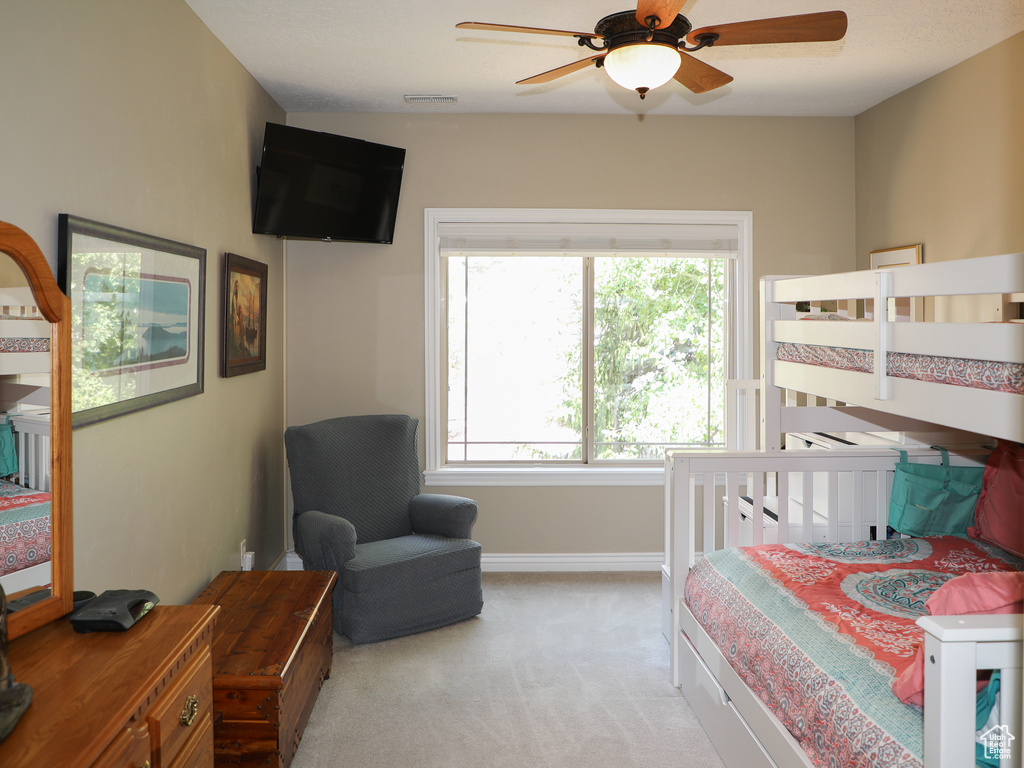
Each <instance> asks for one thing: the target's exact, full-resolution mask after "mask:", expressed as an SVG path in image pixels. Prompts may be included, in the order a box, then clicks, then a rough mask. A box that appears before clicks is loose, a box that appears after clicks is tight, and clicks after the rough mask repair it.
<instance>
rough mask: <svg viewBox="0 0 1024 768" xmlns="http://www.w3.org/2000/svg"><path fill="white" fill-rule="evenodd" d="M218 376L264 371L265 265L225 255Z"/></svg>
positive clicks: (233, 255) (265, 356)
mask: <svg viewBox="0 0 1024 768" xmlns="http://www.w3.org/2000/svg"><path fill="white" fill-rule="evenodd" d="M223 306H224V318H223V324H222V326H221V375H222V376H225V377H226V376H241V375H242V374H243V373H253V372H254V371H263V370H266V367H267V265H266V264H261V263H260V262H258V261H253V260H252V259H247V258H245V257H244V256H238V255H237V254H234V253H225V254H224V305H223Z"/></svg>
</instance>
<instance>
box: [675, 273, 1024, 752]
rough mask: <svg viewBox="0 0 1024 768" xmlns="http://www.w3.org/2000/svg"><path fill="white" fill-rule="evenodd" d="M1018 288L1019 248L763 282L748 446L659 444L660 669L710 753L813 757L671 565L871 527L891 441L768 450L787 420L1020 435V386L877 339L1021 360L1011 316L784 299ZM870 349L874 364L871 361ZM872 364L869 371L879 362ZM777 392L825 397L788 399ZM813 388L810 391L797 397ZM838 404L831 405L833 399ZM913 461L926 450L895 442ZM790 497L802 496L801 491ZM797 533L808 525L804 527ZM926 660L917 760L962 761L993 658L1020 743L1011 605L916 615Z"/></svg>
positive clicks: (1005, 717)
mask: <svg viewBox="0 0 1024 768" xmlns="http://www.w3.org/2000/svg"><path fill="white" fill-rule="evenodd" d="M1019 292H1024V255H1021V254H1015V255H1007V256H997V257H990V258H983V259H970V260H964V261H960V262H944V263H938V264H926V265H920V266H914V267H904V268H897V269H891V270H873V271H864V272H854V273H848V274H842V275H825V276H819V277H802V278H766V279H765V280H763V281H762V341H763V345H762V349H763V355H764V356H763V358H762V360H763V375H762V380H761V404H760V405H761V413H760V422H761V439H762V443H761V445H762V450H760V451H729V450H725V451H711V452H699V453H695V452H670V453H669V454H668V455H667V457H666V492H665V501H666V567H665V570H664V579H663V597H664V604H665V610H664V617H663V621H664V628H665V631H666V634H667V635H668V636H669V638H670V641H671V643H672V674H673V682H674V684H675V685H677V686H679V687H681V688H682V691H683V693H684V694H685V696H686V698H687V700H688V701H689V702H690V704H691V706H692V707H693V709H694V711H695V712H696V714H697V716H698V718H699V719H700V721H701V723H702V725H703V726H704V727H705V730H707V732H708V734H709V736H710V737H711V739H712V741H713V742H714V744H715V746H716V748H717V749H718V751H719V753H720V755H721V756H722V758H723V760H724V761H725V762H726V764H727V765H728V766H730V768H733V767H735V768H739V766H744V768H745V767H746V766H797V765H799V766H812V765H813V763H812V762H811V761H810V759H809V758H808V756H807V754H806V753H805V751H804V749H803V748H802V747H801V746H800V744H799V743H798V742H797V740H796V739H795V738H794V737H793V735H791V733H790V732H789V731H788V730H787V729H786V727H785V726H784V725H783V724H782V722H781V721H780V720H779V719H778V718H777V717H776V716H775V715H774V714H773V713H772V711H771V710H770V709H769V708H768V706H766V705H765V703H764V702H763V701H762V700H761V698H760V697H759V696H758V694H756V693H754V691H753V690H752V689H751V688H750V687H748V686H747V684H746V683H745V682H744V680H743V678H742V677H741V676H740V674H738V673H737V671H736V670H735V669H734V668H733V667H732V665H730V663H729V661H728V660H727V659H726V656H725V654H724V653H723V652H722V651H721V650H720V649H719V648H718V646H717V645H715V643H714V642H713V641H712V639H711V637H710V636H709V634H708V632H706V631H705V630H704V628H703V627H702V626H701V624H700V623H699V622H698V621H697V619H696V618H695V616H694V615H693V613H691V612H690V610H689V609H688V607H687V605H686V604H685V603H684V602H682V597H683V592H684V586H685V582H686V577H687V575H688V573H689V572H690V570H691V569H692V568H693V567H694V565H695V564H696V563H697V561H698V560H699V559H700V558H701V556H702V553H704V552H711V551H714V550H718V549H722V548H725V547H734V546H739V545H741V544H748V543H753V544H760V543H762V542H767V541H778V542H799V541H802V540H803V541H811V540H818V539H819V538H820V534H821V531H822V528H823V527H824V529H825V538H826V539H827V541H829V542H853V541H859V540H868V539H876V538H877V539H884V538H885V531H886V525H887V522H888V500H889V494H890V491H891V487H892V476H893V470H894V467H895V463H896V460H897V458H898V457H897V455H896V454H895V452H894V451H893V450H892V449H891V448H887V447H880V446H870V447H852V448H844V449H841V450H835V451H801V450H796V451H794V450H781V449H782V446H783V445H784V443H785V438H784V435H785V434H787V433H794V432H879V431H885V432H901V431H915V432H925V433H927V432H939V431H947V430H948V429H949V428H952V429H956V430H967V431H968V432H971V433H975V434H979V435H982V436H986V437H999V438H1002V439H1006V440H1011V441H1015V442H1024V396H1022V395H1020V394H1011V393H1008V392H1003V391H992V390H983V389H971V388H968V387H964V386H955V385H951V384H945V383H938V382H935V381H917V380H910V379H904V378H898V377H896V376H893V375H888V371H887V369H888V366H887V365H886V362H888V359H889V353H890V352H896V353H899V354H912V355H941V356H943V357H967V358H972V359H983V360H995V361H998V362H1000V363H1007V364H1010V365H1016V364H1021V363H1024V324H1021V323H1009V322H1007V323H934V322H913V323H905V322H892V321H890V318H889V316H888V315H889V313H888V312H885V311H877V312H874V313H873V317H872V319H871V320H870V321H869V322H864V321H861V322H804V321H801V320H798V319H797V314H798V313H797V311H796V308H795V304H796V303H797V302H805V301H812V302H819V301H825V302H845V301H848V300H857V299H870V300H873V306H874V307H879V308H882V307H886V306H887V304H888V299H889V298H890V297H900V296H909V297H915V298H916V297H936V296H951V295H956V296H960V295H972V294H1008V293H1019ZM784 343H797V344H811V345H815V346H821V347H824V346H838V347H854V348H858V349H862V350H867V351H868V352H867V354H868V356H869V357H870V358H871V360H872V361H873V362H874V366H873V369H874V372H873V373H864V372H856V371H849V370H837V369H831V368H822V367H817V366H812V365H808V364H803V363H796V362H790V361H783V360H780V359H778V355H777V351H778V349H779V346H780V344H784ZM883 361H885V362H883ZM878 372H881V373H878ZM785 390H789V391H799V392H803V393H808V394H809V395H813V396H817V397H819V398H827V399H828V401H829V403H830V404H829V405H826V406H822V407H795V406H793V405H790V404H789V403H791V402H792V398H791V397H787V396H786V395H785V392H784V391H785ZM812 399H813V398H812ZM837 402H838V403H840V404H839V405H837V404H836V403H837ZM948 447H951V448H953V451H952V460H953V463H954V464H957V463H959V464H978V463H982V462H984V459H985V456H986V455H987V451H986V450H984V449H982V448H979V447H978V446H977V445H975V446H973V447H962V448H959V449H958V448H955V447H953V446H948ZM905 449H906V450H908V452H909V453H910V455H911V456H912V458H913V460H914V461H918V462H938V461H939V456H938V454H937V452H935V451H931V450H929V449H928V447H927V444H925V445H923V446H910V447H905ZM744 495H745V496H747V497H748V498H749V505H748V506H749V507H752V508H753V509H754V510H759V509H761V508H762V507H763V506H764V502H765V499H766V497H768V496H773V497H774V499H775V502H774V503H775V505H776V508H775V511H776V514H777V517H778V520H777V522H774V521H769V523H768V524H767V525H766V523H765V518H764V516H763V515H760V514H756V513H755V514H754V515H752V516H751V515H749V514H747V515H745V516H744V515H742V514H741V509H742V507H743V503H742V502H741V496H744ZM794 496H795V497H796V498H798V499H813V503H811V504H800V503H798V502H795V501H793V499H794ZM805 531H806V532H807V535H805ZM917 624H918V625H919V626H920V627H921V628H922V629H923V630H924V633H925V652H926V654H927V657H928V658H934V659H935V662H933V663H930V664H927V665H926V677H925V680H926V683H925V697H926V698H925V713H926V715H925V717H924V733H923V740H922V743H923V763H924V765H925V766H926V768H939V767H940V766H941V767H942V768H946V767H951V766H958V767H959V766H966V765H973V764H974V737H975V733H974V711H975V695H974V694H975V690H974V679H975V673H976V670H981V669H1000V670H1001V674H1002V679H1003V687H1002V691H1001V696H1000V707H1001V709H1000V718H1001V721H1002V722H1003V723H1006V724H1008V725H1009V728H1010V732H1011V733H1012V734H1013V735H1014V736H1015V737H1016V738H1017V740H1018V741H1017V745H1018V746H1017V747H1016V748H1015V749H1013V756H1012V759H1010V760H1006V761H1004V762H1001V763H1000V765H1001V766H1002V765H1015V766H1020V765H1021V761H1020V755H1021V752H1022V751H1024V750H1022V749H1021V748H1020V746H1019V745H1020V744H1024V727H1022V726H1024V723H1022V719H1021V710H1022V706H1021V703H1022V702H1021V667H1022V639H1024V626H1022V619H1021V617H1020V616H1019V615H1016V616H977V617H942V616H940V617H930V616H926V617H922V618H920V619H918V621H917Z"/></svg>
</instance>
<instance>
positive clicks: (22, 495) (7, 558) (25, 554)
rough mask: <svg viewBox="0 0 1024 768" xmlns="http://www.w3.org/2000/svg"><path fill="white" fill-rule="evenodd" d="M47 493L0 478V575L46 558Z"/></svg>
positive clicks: (48, 543)
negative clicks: (0, 479)
mask: <svg viewBox="0 0 1024 768" xmlns="http://www.w3.org/2000/svg"><path fill="white" fill-rule="evenodd" d="M52 544H53V536H52V535H51V529H50V494H48V493H43V492H42V491H34V490H32V489H30V488H22V487H21V486H20V485H15V484H13V483H7V482H3V481H0V576H6V575H7V574H9V573H14V572H15V571H20V570H22V569H23V568H28V567H30V566H33V565H39V564H40V563H46V562H49V560H50V557H51V554H52Z"/></svg>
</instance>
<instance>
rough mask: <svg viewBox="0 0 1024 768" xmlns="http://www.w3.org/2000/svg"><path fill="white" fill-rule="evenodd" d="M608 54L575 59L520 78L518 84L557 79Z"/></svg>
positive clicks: (546, 81)
mask: <svg viewBox="0 0 1024 768" xmlns="http://www.w3.org/2000/svg"><path fill="white" fill-rule="evenodd" d="M606 55H607V54H604V53H599V54H597V55H595V56H588V57H587V58H585V59H580V60H579V61H574V62H573V63H572V64H566V65H564V66H561V67H556V68H555V69H549V70H548V71H547V72H541V73H540V74H539V75H534V76H533V77H528V78H526V79H525V80H519V81H517V82H516V85H537V84H538V83H550V82H551V81H552V80H557V79H558V78H560V77H562V76H563V75H568V74H570V73H572V72H576V71H578V70H581V69H585V68H586V67H588V66H590V65H591V64H593V63H594V60H595V59H603V58H604V57H605V56H606Z"/></svg>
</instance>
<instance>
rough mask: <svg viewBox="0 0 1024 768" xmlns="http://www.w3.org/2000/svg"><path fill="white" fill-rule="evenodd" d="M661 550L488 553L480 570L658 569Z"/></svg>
mask: <svg viewBox="0 0 1024 768" xmlns="http://www.w3.org/2000/svg"><path fill="white" fill-rule="evenodd" d="M664 562H665V553H664V552H606V553H590V552H586V553H564V554H488V553H487V552H485V553H484V554H483V555H482V556H481V558H480V567H481V569H482V570H484V571H487V572H490V573H508V572H512V571H522V572H541V571H658V570H661V567H662V565H663V564H664ZM277 570H279V571H301V570H302V558H300V557H299V556H298V554H296V553H295V551H294V550H291V551H288V552H285V554H284V557H282V558H281V559H280V561H278V564H277Z"/></svg>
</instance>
